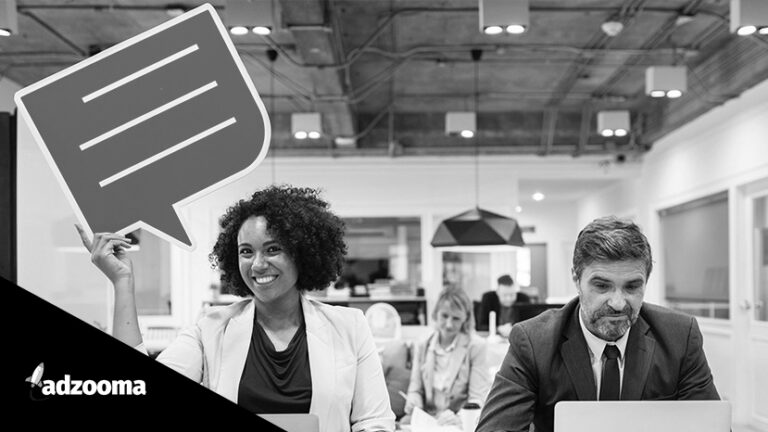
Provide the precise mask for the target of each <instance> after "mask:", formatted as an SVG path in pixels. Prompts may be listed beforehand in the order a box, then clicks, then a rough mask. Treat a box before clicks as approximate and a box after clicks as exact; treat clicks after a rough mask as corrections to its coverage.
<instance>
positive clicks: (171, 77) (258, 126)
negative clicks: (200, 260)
mask: <svg viewBox="0 0 768 432" xmlns="http://www.w3.org/2000/svg"><path fill="white" fill-rule="evenodd" d="M15 100H16V105H17V106H18V109H19V111H20V112H21V114H22V117H23V118H24V120H25V121H26V123H27V125H28V126H29V128H30V130H31V132H32V135H33V136H34V138H35V141H36V142H37V143H38V145H39V146H40V148H41V149H42V151H43V154H44V155H45V158H46V160H47V161H48V164H49V165H50V166H51V168H52V170H53V172H54V173H55V175H56V178H57V179H58V181H59V184H60V185H61V187H62V188H63V189H64V192H65V194H66V196H67V198H68V199H69V201H70V203H71V204H72V206H73V208H74V209H75V213H76V215H77V218H78V220H79V221H80V223H81V224H82V225H83V226H84V227H85V228H86V229H87V230H88V231H89V232H90V233H94V232H117V233H119V234H126V233H128V232H131V231H133V230H135V229H138V228H143V229H146V230H148V231H150V232H152V233H153V234H155V235H157V236H159V237H160V238H163V239H165V240H167V241H169V242H171V243H175V244H177V245H179V246H181V247H183V248H185V249H188V250H192V249H194V247H195V243H194V239H193V238H192V237H191V236H189V235H188V234H187V233H188V230H187V229H186V226H185V223H184V221H183V219H182V218H180V217H179V208H180V207H182V206H184V205H185V204H187V203H189V202H191V201H193V200H195V199H197V198H199V197H201V196H203V195H205V194H207V193H209V192H211V191H213V190H214V189H217V188H219V187H221V186H224V185H225V184H228V183H231V182H232V181H234V180H236V179H238V178H240V177H242V176H244V175H246V174H247V173H248V172H250V171H252V170H253V169H254V168H256V166H258V164H259V163H260V162H261V161H262V160H263V159H264V157H265V156H266V153H267V150H268V147H269V139H270V134H271V131H270V124H269V119H268V117H267V111H266V109H265V108H264V104H263V102H262V101H261V98H259V95H258V93H257V92H256V88H255V87H254V85H253V82H251V79H250V77H249V75H248V72H247V71H246V69H245V67H244V66H243V63H242V61H241V60H240V57H239V56H238V54H237V51H236V49H235V46H234V44H233V43H232V41H231V40H230V39H229V35H228V33H227V31H226V29H225V27H224V26H223V25H222V23H221V20H220V19H219V16H218V15H217V14H216V11H215V10H214V8H213V7H212V6H211V5H210V4H205V5H203V6H200V7H197V8H195V9H193V10H191V11H189V12H187V13H185V14H183V15H181V16H179V17H176V18H174V19H172V20H170V21H168V22H166V23H163V24H161V25H159V26H157V27H155V28H153V29H151V30H148V31H146V32H144V33H142V34H140V35H138V36H135V37H133V38H131V39H128V40H126V41H124V42H122V43H120V44H117V45H115V46H113V47H111V48H109V49H107V50H105V51H103V52H101V53H99V54H97V55H95V56H93V57H90V58H88V59H86V60H83V61H82V62H80V63H78V64H76V65H74V66H72V67H69V68H67V69H65V70H62V71H60V72H57V73H56V74H54V75H51V76H50V77H47V78H45V79H43V80H41V81H39V82H37V83H35V84H32V85H30V86H28V87H25V88H24V89H22V90H19V91H18V92H17V93H16V95H15Z"/></svg>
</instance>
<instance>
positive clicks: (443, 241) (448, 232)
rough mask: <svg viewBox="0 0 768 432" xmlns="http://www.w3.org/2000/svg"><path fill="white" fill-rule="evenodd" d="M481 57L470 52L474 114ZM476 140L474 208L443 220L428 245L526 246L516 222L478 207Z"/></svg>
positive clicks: (476, 154)
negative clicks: (473, 68)
mask: <svg viewBox="0 0 768 432" xmlns="http://www.w3.org/2000/svg"><path fill="white" fill-rule="evenodd" d="M482 55H483V51H482V50H479V49H473V50H472V60H473V62H474V64H475V112H477V111H478V105H479V94H478V88H479V80H480V78H479V76H480V58H481V57H482ZM471 114H473V116H472V119H473V121H474V119H475V117H474V114H475V113H471ZM473 130H474V128H473ZM477 141H478V138H477V137H475V208H473V209H471V210H467V211H465V212H464V213H460V214H458V215H456V216H453V217H450V218H448V219H445V220H444V221H442V222H441V223H440V226H438V227H437V230H436V231H435V234H434V235H433V236H432V241H431V242H430V244H431V245H432V246H433V247H439V248H447V249H453V248H457V247H459V248H461V247H467V246H471V247H475V248H476V247H479V246H483V247H488V246H503V247H509V246H525V242H524V241H523V232H522V230H521V229H520V225H519V224H518V223H517V221H516V220H515V219H512V218H508V217H506V216H502V215H500V214H496V213H493V212H489V211H487V210H483V209H481V208H480V206H479V205H478V202H479V195H480V181H479V175H480V169H479V166H478V164H479V157H480V152H479V147H478V142H477Z"/></svg>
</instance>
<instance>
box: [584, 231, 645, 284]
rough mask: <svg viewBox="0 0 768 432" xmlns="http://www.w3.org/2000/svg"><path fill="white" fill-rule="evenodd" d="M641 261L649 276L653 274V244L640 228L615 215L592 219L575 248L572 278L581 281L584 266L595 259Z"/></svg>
mask: <svg viewBox="0 0 768 432" xmlns="http://www.w3.org/2000/svg"><path fill="white" fill-rule="evenodd" d="M626 260H640V261H642V262H643V263H644V264H645V277H646V279H647V278H648V277H649V276H650V275H651V269H652V268H653V259H652V257H651V245H650V244H648V239H647V238H646V237H645V235H644V234H643V233H642V232H641V231H640V227H639V226H637V224H635V223H634V222H632V221H630V220H627V219H619V218H617V217H616V216H608V217H602V218H599V219H595V220H593V221H592V222H590V223H589V224H588V225H587V226H586V227H584V229H583V230H581V232H580V233H579V237H578V238H577V239H576V246H575V247H574V249H573V277H574V280H576V281H579V280H581V272H582V271H583V270H584V267H586V266H588V265H590V264H592V263H593V262H595V261H608V262H610V261H626Z"/></svg>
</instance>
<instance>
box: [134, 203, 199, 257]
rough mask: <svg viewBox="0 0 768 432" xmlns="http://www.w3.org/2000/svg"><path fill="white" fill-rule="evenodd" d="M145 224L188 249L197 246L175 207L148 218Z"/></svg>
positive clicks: (153, 231)
mask: <svg viewBox="0 0 768 432" xmlns="http://www.w3.org/2000/svg"><path fill="white" fill-rule="evenodd" d="M144 225H145V226H144V228H145V229H147V230H148V231H150V232H152V233H153V234H155V235H156V236H158V237H160V238H163V239H165V240H167V241H169V242H171V243H175V244H177V245H178V246H180V247H183V248H185V249H188V250H192V249H194V248H195V245H194V242H193V241H192V238H191V237H190V236H189V235H188V234H187V230H186V228H184V225H183V224H182V222H181V219H179V216H178V214H177V213H176V211H174V210H173V209H171V211H169V212H166V213H162V214H155V215H154V216H153V217H151V218H146V219H145V220H144Z"/></svg>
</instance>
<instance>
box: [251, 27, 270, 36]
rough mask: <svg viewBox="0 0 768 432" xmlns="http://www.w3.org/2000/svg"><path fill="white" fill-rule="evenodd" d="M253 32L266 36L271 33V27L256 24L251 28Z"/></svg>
mask: <svg viewBox="0 0 768 432" xmlns="http://www.w3.org/2000/svg"><path fill="white" fill-rule="evenodd" d="M253 32H254V33H256V34H257V35H259V36H267V35H269V34H272V29H271V28H269V27H265V26H256V27H254V28H253Z"/></svg>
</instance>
